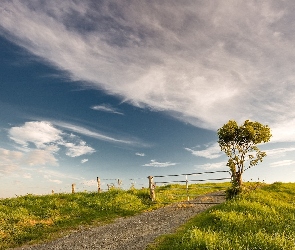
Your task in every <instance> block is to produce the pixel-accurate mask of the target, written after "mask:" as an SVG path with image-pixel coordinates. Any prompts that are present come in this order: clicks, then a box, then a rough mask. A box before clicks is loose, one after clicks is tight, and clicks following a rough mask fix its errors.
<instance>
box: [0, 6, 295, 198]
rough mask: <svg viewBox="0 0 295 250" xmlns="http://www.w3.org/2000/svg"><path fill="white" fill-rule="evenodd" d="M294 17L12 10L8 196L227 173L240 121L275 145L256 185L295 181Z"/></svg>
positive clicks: (0, 147)
mask: <svg viewBox="0 0 295 250" xmlns="http://www.w3.org/2000/svg"><path fill="white" fill-rule="evenodd" d="M294 8H295V4H294V3H293V1H282V2H281V1H261V2H256V1H231V2H228V1H218V2H217V1H187V2H185V3H180V2H179V1H119V2H118V1H46V2H44V1H5V0H4V1H1V3H0V62H1V67H0V118H1V119H0V179H1V181H0V197H13V196H15V195H23V194H27V193H34V194H46V193H51V190H54V191H55V192H69V191H70V190H71V184H72V183H75V184H76V186H77V189H78V190H80V191H83V190H89V191H91V190H95V189H96V177H97V176H99V177H100V178H101V179H102V183H103V188H106V184H107V183H111V182H115V181H113V180H107V179H118V178H119V179H122V181H123V187H124V188H128V187H130V185H131V181H130V179H134V181H135V184H136V185H137V186H138V187H140V186H142V185H144V186H147V184H148V181H147V178H146V177H147V176H148V175H168V174H183V173H192V172H202V171H216V170H226V169H227V168H226V166H225V165H226V161H227V159H226V157H225V155H224V154H223V153H222V152H220V149H219V147H218V144H217V136H216V131H217V129H218V128H220V127H221V126H222V125H223V124H224V123H226V122H227V121H228V120H230V119H234V120H236V121H237V122H238V123H242V122H244V120H246V119H250V120H256V121H259V122H261V123H263V124H267V125H269V126H270V128H271V130H272V134H273V137H272V138H271V142H270V143H267V144H264V145H261V146H260V148H261V149H262V150H265V151H266V152H267V155H268V156H267V157H266V158H265V160H264V162H263V163H262V164H259V165H258V166H256V167H255V168H253V169H250V170H248V171H247V172H245V174H244V180H245V181H248V180H251V179H252V180H257V179H258V178H259V179H260V180H265V181H266V182H274V181H284V182H294V180H295V168H294V163H295V157H294V151H295V101H294V97H293V95H294V89H295V84H294V81H295V75H294V72H295V50H294V44H295V36H294V34H295V32H294V31H295V26H294V23H295V20H294V19H295V16H294V14H293V13H294ZM220 176H221V174H220ZM203 177H204V178H212V177H206V176H203ZM215 177H218V176H217V175H216V176H215ZM180 178H183V177H180ZM196 178H199V177H194V179H196ZM166 180H175V179H173V178H170V179H169V178H167V179H166ZM159 181H163V180H159Z"/></svg>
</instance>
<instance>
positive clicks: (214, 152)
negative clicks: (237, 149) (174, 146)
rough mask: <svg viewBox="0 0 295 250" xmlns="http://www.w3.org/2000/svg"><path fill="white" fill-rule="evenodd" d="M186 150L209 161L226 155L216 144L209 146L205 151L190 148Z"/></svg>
mask: <svg viewBox="0 0 295 250" xmlns="http://www.w3.org/2000/svg"><path fill="white" fill-rule="evenodd" d="M185 150H187V151H189V152H191V153H192V154H193V155H195V156H199V157H204V158H207V159H215V158H218V157H220V156H222V155H224V153H223V152H221V150H220V147H219V145H218V143H214V144H213V145H211V146H208V147H207V148H206V149H204V150H193V149H190V148H185Z"/></svg>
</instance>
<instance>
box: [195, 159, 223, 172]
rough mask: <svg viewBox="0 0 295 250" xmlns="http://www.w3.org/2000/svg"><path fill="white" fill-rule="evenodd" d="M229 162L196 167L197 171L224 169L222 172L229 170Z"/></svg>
mask: <svg viewBox="0 0 295 250" xmlns="http://www.w3.org/2000/svg"><path fill="white" fill-rule="evenodd" d="M226 164H227V162H226V161H223V162H216V163H206V164H202V165H196V167H197V169H199V168H203V169H205V170H215V169H217V170H218V169H222V170H227V168H228V167H227V166H226Z"/></svg>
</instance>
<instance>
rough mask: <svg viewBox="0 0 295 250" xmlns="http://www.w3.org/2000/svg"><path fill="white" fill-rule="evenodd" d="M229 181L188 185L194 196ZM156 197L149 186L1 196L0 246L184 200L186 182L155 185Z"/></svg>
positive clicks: (45, 238)
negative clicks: (94, 191) (70, 192)
mask: <svg viewBox="0 0 295 250" xmlns="http://www.w3.org/2000/svg"><path fill="white" fill-rule="evenodd" d="M228 186H229V183H206V184H193V185H190V188H189V192H190V195H191V196H192V195H193V196H196V195H201V194H204V193H209V192H213V191H217V190H224V189H226V188H227V187H228ZM156 197H157V200H156V201H155V202H152V201H151V200H150V198H149V189H140V190H138V189H130V190H126V191H124V190H121V189H116V188H114V189H112V190H110V191H108V192H102V193H88V192H80V193H75V194H53V195H44V196H37V195H32V194H28V195H25V196H19V197H16V198H9V199H0V249H7V248H12V247H18V246H22V245H28V244H35V243H40V242H44V241H48V240H52V239H55V238H57V237H61V236H63V235H65V234H67V233H69V232H70V231H73V230H77V229H79V228H80V229H81V227H91V226H98V225H102V224H105V223H110V222H112V221H114V219H116V218H118V217H125V216H132V215H135V214H137V213H141V212H144V211H148V210H152V209H157V208H159V207H162V206H165V205H167V204H171V203H173V202H177V201H182V200H186V197H187V190H186V187H185V185H178V184H175V185H168V186H162V187H157V193H156Z"/></svg>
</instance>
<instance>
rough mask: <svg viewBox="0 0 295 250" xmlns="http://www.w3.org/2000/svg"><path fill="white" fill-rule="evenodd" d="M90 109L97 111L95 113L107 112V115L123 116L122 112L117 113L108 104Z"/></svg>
mask: <svg viewBox="0 0 295 250" xmlns="http://www.w3.org/2000/svg"><path fill="white" fill-rule="evenodd" d="M91 109H93V110H97V111H103V112H108V113H112V114H117V115H124V114H123V113H122V112H119V111H118V110H117V109H116V108H114V107H112V106H111V105H108V104H102V105H96V106H92V107H91Z"/></svg>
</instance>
